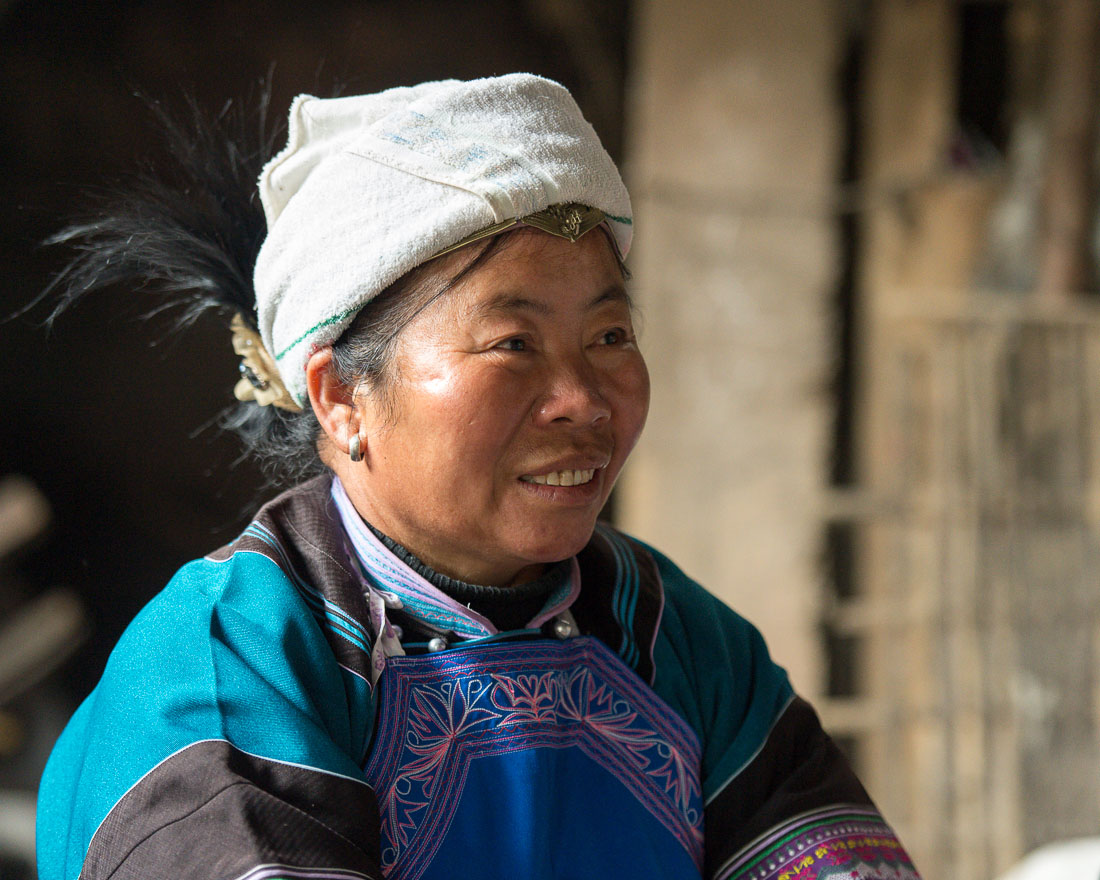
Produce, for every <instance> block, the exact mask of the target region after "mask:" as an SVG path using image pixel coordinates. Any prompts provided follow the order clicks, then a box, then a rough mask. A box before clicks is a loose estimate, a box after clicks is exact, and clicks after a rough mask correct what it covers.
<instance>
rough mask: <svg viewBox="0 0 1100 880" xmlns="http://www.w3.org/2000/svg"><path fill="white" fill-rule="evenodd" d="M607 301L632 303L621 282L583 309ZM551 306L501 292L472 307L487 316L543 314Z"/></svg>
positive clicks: (630, 305) (595, 297) (549, 311)
mask: <svg viewBox="0 0 1100 880" xmlns="http://www.w3.org/2000/svg"><path fill="white" fill-rule="evenodd" d="M609 302H621V303H624V304H625V305H626V306H627V307H629V308H633V306H634V303H633V300H631V298H630V294H629V293H627V292H626V288H625V287H623V286H622V285H621V284H613V285H611V286H610V287H608V288H606V289H605V290H603V291H601V292H600V293H598V294H596V295H595V296H594V297H593V298H592V299H591V300H590V301H589V302H588V304H587V305H586V306H585V311H591V310H592V309H595V308H598V307H599V306H602V305H604V303H609ZM552 311H553V310H552V308H551V306H550V305H548V304H547V303H545V302H539V301H536V300H533V299H528V298H527V297H525V296H523V295H521V294H515V293H502V294H500V295H499V296H494V297H493V298H492V299H490V300H489V301H488V302H484V303H481V304H480V305H478V306H477V307H476V308H475V309H474V316H475V317H483V316H485V317H487V316H489V315H499V314H508V313H511V312H530V313H531V314H534V315H540V316H545V315H549V314H550V313H551V312H552Z"/></svg>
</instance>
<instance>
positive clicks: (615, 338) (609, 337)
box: [600, 327, 627, 345]
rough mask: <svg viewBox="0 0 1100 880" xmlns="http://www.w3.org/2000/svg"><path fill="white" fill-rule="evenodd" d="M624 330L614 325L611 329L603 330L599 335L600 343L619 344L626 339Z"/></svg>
mask: <svg viewBox="0 0 1100 880" xmlns="http://www.w3.org/2000/svg"><path fill="white" fill-rule="evenodd" d="M626 338H627V336H626V331H625V330H624V329H623V328H622V327H615V328H614V329H612V330H606V331H604V333H603V335H602V336H601V337H600V344H601V345H621V344H622V343H623V342H625V341H626Z"/></svg>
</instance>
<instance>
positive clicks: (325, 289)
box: [255, 74, 631, 405]
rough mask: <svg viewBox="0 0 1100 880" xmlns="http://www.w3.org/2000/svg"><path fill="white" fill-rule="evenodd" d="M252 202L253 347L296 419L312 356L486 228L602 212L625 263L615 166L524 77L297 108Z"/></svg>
mask: <svg viewBox="0 0 1100 880" xmlns="http://www.w3.org/2000/svg"><path fill="white" fill-rule="evenodd" d="M260 199H261V201H262V203H263V207H264V212H265V214H266V215H267V228H268V233H267V238H266V239H265V241H264V244H263V247H262V248H261V250H260V254H259V257H258V258H257V261H256V273H255V285H256V307H257V318H258V323H259V328H260V334H261V336H262V338H263V342H264V345H265V346H266V347H267V348H268V350H269V351H270V352H271V353H272V354H273V355H274V357H275V360H276V362H277V363H278V365H279V372H280V373H281V375H282V378H283V382H284V383H285V384H286V386H287V389H288V391H289V392H290V395H291V396H292V397H293V398H294V399H295V400H297V401H298V402H299V403H300V404H302V405H305V404H306V398H307V393H306V387H305V365H306V362H307V360H308V359H309V356H310V354H311V353H312V352H314V351H316V350H317V348H319V347H321V346H324V345H327V344H329V343H331V342H333V341H334V340H335V339H337V338H338V337H339V336H340V334H341V333H342V332H343V331H344V329H345V328H347V326H348V325H349V324H351V322H352V321H353V320H354V318H355V315H356V313H357V312H358V311H359V310H360V309H361V308H362V307H363V306H364V305H365V304H366V303H367V302H369V301H370V300H371V299H373V298H374V297H375V296H377V295H378V294H379V293H381V292H382V291H383V290H384V289H385V288H386V287H388V286H389V285H390V284H392V283H393V282H394V281H396V280H397V279H398V278H400V277H401V276H402V275H404V274H405V273H406V272H408V271H410V270H411V269H414V268H415V267H417V266H419V265H420V264H421V263H423V262H425V261H427V260H428V259H430V258H431V257H433V256H435V255H437V254H438V253H440V252H441V251H443V250H445V249H446V248H448V247H451V246H453V245H455V244H456V243H458V242H460V241H462V240H463V239H465V238H467V237H469V236H471V235H473V234H475V233H477V232H479V231H481V230H484V229H486V228H487V227H490V226H493V225H494V224H499V223H502V222H504V221H508V220H516V219H519V218H523V217H526V216H527V215H529V214H533V213H535V212H538V211H543V210H545V209H546V208H548V207H550V206H552V205H559V204H563V203H570V202H576V203H580V204H583V205H587V206H589V207H592V208H598V209H599V210H600V211H602V212H603V213H604V214H605V215H606V223H607V225H608V227H609V228H610V230H611V232H612V234H613V236H614V238H615V241H616V243H617V244H618V247H619V251H620V253H621V254H622V255H623V256H625V255H626V253H627V251H628V250H629V249H630V237H631V211H630V198H629V196H628V195H627V192H626V188H625V187H624V186H623V182H622V179H621V177H620V176H619V172H618V170H617V169H616V168H615V164H614V163H613V162H612V161H611V157H610V156H608V155H607V152H606V151H605V150H604V149H603V147H602V146H601V144H600V141H599V138H597V136H596V133H595V131H594V130H593V129H592V126H591V125H589V124H588V123H587V122H586V121H585V119H584V117H583V116H582V115H581V112H580V109H579V108H578V107H577V104H576V102H575V101H574V100H573V98H572V96H571V95H570V94H569V92H568V91H566V90H565V89H564V88H563V87H562V86H560V85H558V84H557V83H555V82H551V81H550V80H547V79H543V78H541V77H537V76H532V75H530V74H511V75H508V76H501V77H494V78H491V79H479V80H472V81H470V82H459V81H457V80H446V81H443V82H429V83H423V84H421V85H418V86H414V87H412V88H397V89H390V90H388V91H385V92H380V93H378V94H375V95H362V96H357V97H348V98H332V99H318V98H314V97H311V96H309V95H301V96H299V97H298V98H296V99H295V100H294V103H293V104H292V105H291V108H290V126H289V142H288V144H287V147H286V149H285V150H283V151H282V152H281V153H279V154H278V155H277V156H275V158H273V159H272V160H271V161H270V162H269V163H268V164H267V166H266V167H265V168H264V170H263V173H262V174H261V175H260Z"/></svg>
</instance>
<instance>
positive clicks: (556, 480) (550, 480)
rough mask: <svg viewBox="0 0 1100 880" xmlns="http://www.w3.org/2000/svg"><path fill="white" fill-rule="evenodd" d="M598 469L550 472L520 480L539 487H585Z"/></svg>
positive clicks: (527, 476) (527, 475) (524, 476)
mask: <svg viewBox="0 0 1100 880" xmlns="http://www.w3.org/2000/svg"><path fill="white" fill-rule="evenodd" d="M596 470H597V468H587V469H585V470H579V471H578V470H564V471H550V473H547V474H524V475H523V476H522V477H520V479H521V480H522V481H523V482H525V483H534V484H535V485H538V486H583V485H584V484H585V483H591V482H592V479H593V478H594V477H595V476H596Z"/></svg>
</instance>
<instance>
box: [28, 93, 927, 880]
mask: <svg viewBox="0 0 1100 880" xmlns="http://www.w3.org/2000/svg"><path fill="white" fill-rule="evenodd" d="M203 167H207V166H206V165H203ZM215 176H216V177H218V179H219V180H221V179H222V177H221V176H217V175H215ZM154 192H156V191H154ZM260 197H261V201H262V204H263V208H264V212H265V215H266V223H267V228H266V235H265V236H264V238H263V243H262V247H261V248H260V249H259V253H258V255H257V256H256V257H255V273H254V283H255V291H254V297H255V303H254V307H255V311H254V314H253V312H252V305H253V304H252V302H251V298H252V296H253V293H252V292H251V290H249V289H248V287H249V284H248V282H247V281H246V280H242V279H243V278H244V276H245V275H246V274H247V269H248V268H249V264H250V262H251V259H252V256H251V252H250V251H249V249H248V248H247V247H241V248H238V249H236V250H233V249H232V248H227V246H226V243H225V236H224V235H221V236H220V237H219V235H218V234H215V233H214V232H196V231H195V229H194V228H193V227H194V224H190V225H189V223H184V222H183V221H180V222H176V220H179V218H182V217H188V216H189V215H188V214H187V211H176V210H174V209H169V208H166V207H165V205H171V204H172V202H171V199H170V198H167V197H164V198H161V197H160V196H157V198H160V202H159V203H158V204H159V205H160V207H159V208H158V209H157V210H152V211H150V212H148V214H150V215H155V216H156V217H157V218H158V222H161V223H162V225H163V223H164V221H165V219H166V218H167V219H169V220H171V221H172V223H175V226H174V228H176V230H177V231H179V230H180V229H181V228H182V227H184V226H187V227H188V229H187V233H188V234H187V235H178V236H177V238H178V239H183V240H185V245H184V246H185V247H186V248H190V249H191V250H190V253H191V256H190V257H181V258H179V259H174V260H169V263H170V264H171V265H170V267H168V268H166V267H165V266H164V263H163V260H158V259H156V258H155V257H154V255H156V254H161V255H163V253H164V252H165V249H163V248H159V249H158V248H157V247H153V246H152V245H150V244H149V243H148V242H143V241H138V243H137V246H136V249H135V244H134V240H133V238H130V239H129V240H128V241H127V240H126V239H125V238H124V235H123V234H124V233H125V232H126V231H127V229H128V227H127V223H132V225H133V226H134V227H135V228H136V227H137V226H140V223H139V222H138V221H134V220H133V219H132V218H133V216H134V212H133V211H132V210H131V211H130V213H129V214H124V215H118V214H115V215H111V216H110V217H107V218H105V219H103V220H101V222H100V223H98V224H97V225H94V226H83V227H78V228H75V230H74V231H73V232H72V233H71V234H70V236H69V237H72V238H77V239H79V240H80V241H81V242H83V243H84V245H85V251H84V252H85V254H86V255H87V254H92V255H93V256H92V257H88V256H85V257H82V258H79V259H78V260H77V261H76V262H75V263H74V264H73V266H72V267H71V269H70V271H69V273H68V276H67V278H66V279H64V283H65V284H66V290H68V291H70V294H69V298H70V299H71V298H73V297H75V296H77V295H79V293H80V292H82V291H84V290H87V289H90V288H94V287H96V286H98V285H100V284H101V283H104V282H105V281H106V280H116V279H117V278H118V277H120V276H126V275H128V274H134V273H137V274H145V275H148V274H152V275H154V276H155V277H159V278H161V279H164V280H167V281H168V282H170V284H171V285H172V286H174V287H175V288H176V289H179V288H185V287H192V288H196V289H199V290H201V291H203V292H201V293H200V294H199V299H200V301H201V302H200V304H204V303H206V302H208V301H209V300H211V299H212V300H213V301H214V302H216V303H224V302H233V303H237V304H238V305H247V306H248V308H247V309H246V310H245V314H244V315H242V316H238V317H237V318H236V319H235V320H234V328H235V335H234V347H235V348H236V350H237V351H238V353H240V354H242V356H243V362H242V378H241V381H240V382H239V383H238V386H237V393H238V397H240V398H242V399H243V400H246V401H247V403H246V407H247V409H246V410H245V413H244V414H243V415H241V416H239V417H237V419H236V426H237V427H238V428H240V429H241V430H242V432H243V433H244V434H245V435H246V437H247V438H249V439H250V442H251V443H252V444H253V446H254V447H255V448H257V449H258V450H259V451H260V452H261V453H263V454H266V455H268V456H269V457H270V456H272V455H275V456H276V458H278V457H279V456H280V455H282V456H283V457H284V458H285V459H286V460H287V461H288V462H290V463H291V464H292V465H293V466H295V467H298V469H299V470H301V469H302V467H303V465H302V463H303V462H307V463H308V462H312V461H315V460H316V459H312V458H311V456H316V458H317V459H319V461H320V462H323V464H324V466H325V468H324V471H323V473H322V474H321V475H320V476H318V477H315V478H313V479H312V480H309V481H307V482H304V483H303V484H302V485H300V486H298V487H297V488H295V489H292V490H291V491H289V492H287V493H285V494H283V495H282V496H280V497H279V498H277V499H275V500H274V501H272V502H271V503H269V504H268V505H267V506H266V507H264V508H263V509H262V510H261V511H260V513H259V514H258V515H257V517H256V519H255V520H254V521H253V522H252V523H251V524H250V525H249V526H248V527H247V528H246V529H245V530H244V532H243V533H242V534H241V535H240V537H239V538H238V539H237V540H236V541H234V542H233V543H232V544H230V545H229V546H227V547H225V548H222V549H221V550H219V551H217V552H215V553H213V554H211V555H210V556H208V557H207V558H205V559H203V560H199V561H196V562H193V563H191V564H190V565H188V566H185V567H184V568H183V569H182V570H181V571H180V572H179V574H178V575H177V576H176V577H175V578H174V579H173V581H172V582H171V583H170V584H169V585H168V587H167V588H166V589H165V591H164V592H162V593H161V594H160V595H159V596H158V597H157V598H155V599H154V600H153V601H152V602H151V603H150V604H149V606H147V608H146V609H145V610H144V611H143V612H142V613H141V614H140V615H139V616H138V618H137V619H136V620H135V621H134V623H133V624H132V625H131V626H130V628H129V629H128V630H127V632H126V634H125V635H124V636H123V638H122V640H121V641H120V643H119V645H118V647H117V648H116V650H115V652H114V653H113V655H112V658H111V661H110V663H109V664H108V667H107V670H106V672H105V674H104V677H103V680H102V681H101V683H100V684H99V686H98V687H97V688H96V690H95V691H94V692H93V693H92V695H91V696H90V697H89V698H88V700H87V701H86V703H85V704H84V705H83V706H82V707H81V708H80V710H79V711H78V712H77V714H76V716H75V717H74V719H73V721H72V722H71V723H70V725H69V727H68V729H67V730H66V732H65V734H64V735H63V737H62V739H61V741H60V742H59V744H58V746H57V748H56V750H55V752H54V755H53V757H52V758H51V761H50V764H49V766H48V767H47V770H46V773H45V775H44V778H43V784H42V793H41V796H40V829H39V830H40V836H39V840H40V872H41V876H42V877H43V880H56V878H72V877H77V876H80V877H82V878H84V877H87V878H93V877H107V876H111V877H152V876H173V877H195V878H198V877H203V878H210V877H218V878H243V877H248V878H261V877H263V878H274V877H325V878H337V877H381V876H388V877H477V878H491V877H509V878H510V877H517V876H525V877H546V878H551V877H554V878H557V877H620V876H621V877H627V876H629V877H655V878H656V877H660V878H670V877H699V876H706V877H723V878H725V877H738V878H750V877H751V878H756V880H765V878H780V877H783V878H793V877H799V878H811V877H825V876H840V875H841V874H842V875H843V876H846V877H864V878H870V877H882V878H886V877H889V878H912V877H916V876H917V875H916V873H915V871H914V870H913V868H912V866H911V864H910V863H909V860H908V858H907V856H906V855H905V852H904V850H903V849H902V848H901V846H900V844H898V842H897V840H896V838H895V837H894V835H893V833H892V832H891V831H890V829H889V827H888V826H887V825H886V824H885V823H884V822H883V820H882V819H881V817H880V816H879V815H878V813H877V811H876V810H875V808H874V806H873V804H872V803H871V801H870V800H869V798H868V797H867V795H866V793H865V792H864V791H863V789H862V788H861V786H860V785H859V783H858V781H857V780H856V779H855V778H854V776H853V775H852V773H851V771H850V770H849V769H848V767H847V765H846V764H845V762H844V760H843V759H842V758H841V756H840V755H839V753H838V752H837V751H836V749H835V747H834V746H833V744H832V743H831V742H830V740H829V739H828V737H827V736H826V735H825V734H824V733H823V732H822V730H821V728H820V726H819V725H818V723H817V720H816V717H815V716H814V714H813V711H812V710H811V709H810V708H809V706H808V705H807V704H806V703H805V702H803V701H801V700H800V699H798V698H797V697H795V696H794V695H793V693H792V692H791V689H790V686H789V684H788V682H787V679H786V677H785V675H784V673H783V672H782V670H780V669H779V668H778V667H777V666H775V665H774V664H773V663H772V662H771V660H770V659H769V658H768V655H767V651H766V649H765V647H764V644H763V642H762V640H761V639H760V636H759V635H758V634H757V633H756V631H755V630H754V629H753V628H752V627H751V626H750V625H749V624H747V623H746V622H745V621H743V620H742V619H741V618H739V617H738V616H737V615H736V614H734V613H733V612H732V611H730V610H729V609H728V608H726V607H725V606H723V605H722V604H721V603H719V602H718V601H717V600H716V599H714V598H713V597H711V596H710V595H709V594H707V593H706V592H705V591H703V590H702V588H700V587H699V586H698V585H696V584H694V583H693V582H692V581H691V580H689V579H688V578H687V577H686V576H685V575H684V574H683V573H682V572H680V570H679V569H678V568H676V566H675V565H673V564H672V563H671V562H670V561H669V560H667V559H666V558H664V557H663V556H661V555H660V554H659V553H658V552H657V551H655V550H653V549H651V548H649V547H646V546H645V545H643V544H641V543H639V542H637V541H634V540H632V539H630V538H628V537H626V536H625V535H622V534H621V533H619V532H616V531H615V530H613V529H611V528H609V527H607V526H604V525H597V522H596V518H597V514H598V513H599V511H600V509H601V507H602V505H603V504H604V502H605V501H606V500H607V497H608V494H609V493H610V491H611V488H612V486H613V484H614V482H615V478H616V477H617V476H618V474H619V471H620V469H621V468H622V465H623V463H624V461H625V459H626V457H627V455H628V454H629V452H630V450H631V448H632V447H633V445H634V443H635V441H636V440H637V437H638V434H639V433H640V431H641V429H642V425H643V423H644V421H645V416H646V410H647V405H648V378H647V374H646V368H645V364H644V361H643V359H642V356H641V353H640V352H639V350H638V346H637V341H636V338H635V335H634V330H633V326H632V321H631V307H630V301H629V298H628V296H627V294H626V291H625V288H624V285H623V269H622V264H621V260H622V258H623V257H624V256H625V255H626V253H627V251H628V249H629V246H630V230H631V221H630V216H631V215H630V203H629V199H628V197H627V194H626V191H625V189H624V187H623V185H622V182H621V180H620V178H619V175H618V172H617V170H616V169H615V167H614V165H613V164H612V162H611V160H610V159H609V157H608V156H607V154H606V153H605V152H604V151H603V149H602V147H601V146H600V144H599V142H598V140H597V138H596V136H595V133H594V132H593V131H592V129H591V127H590V126H588V124H587V123H586V122H585V121H584V120H583V118H582V117H581V115H580V112H579V110H578V108H577V107H576V105H575V103H574V102H573V100H572V98H571V97H570V96H569V94H568V93H567V92H566V91H565V90H564V89H562V88H561V87H560V86H558V85H556V84H555V83H551V82H548V81H547V80H543V79H540V78H538V77H534V76H529V75H518V74H517V75H511V76H505V77H499V78H493V79H485V80H476V81H473V82H468V83H463V82H454V81H448V82H440V83H425V84H422V85H420V86H417V87H414V88H409V89H393V90H390V91H387V92H382V93H380V94H377V95H367V96H360V97H352V98H341V99H333V100H318V99H315V98H310V97H301V98H299V99H297V100H296V101H295V103H294V105H293V106H292V108H291V112H290V130H289V143H288V146H287V147H286V149H284V150H283V151H282V152H281V153H280V154H279V155H278V156H276V157H275V158H274V159H272V160H271V161H270V162H269V163H268V164H267V165H266V167H265V168H264V170H263V173H262V174H261V176H260ZM198 198H199V196H198V195H197V194H196V193H194V192H192V199H198ZM152 201H157V199H156V198H154V199H153V200H152ZM207 201H208V202H209V203H210V204H212V205H217V206H219V207H217V209H216V210H215V211H214V213H215V214H216V215H217V218H220V219H213V220H211V221H210V223H209V226H210V229H211V230H218V229H222V231H224V229H225V228H229V227H231V226H232V225H233V223H232V217H233V216H235V215H234V214H233V210H235V209H231V208H228V207H226V205H227V204H228V202H227V200H226V199H225V198H223V197H217V198H210V199H207ZM219 212H220V213H219ZM139 213H140V212H139ZM126 217H130V218H131V219H130V220H127V219H125V218H126ZM172 223H170V224H169V225H172ZM147 235H152V233H148V231H147ZM154 237H155V236H154ZM238 237H239V233H238ZM196 241H198V244H196ZM124 242H125V244H124ZM212 242H217V243H218V248H217V249H216V248H214V247H213V246H212V245H211V243H212ZM89 243H90V244H89ZM207 245H211V246H207ZM212 253H213V254H215V256H214V257H211V256H210V255H211V254H212ZM242 253H243V254H244V255H245V256H244V257H239V256H235V254H242ZM104 254H112V255H113V256H114V257H115V258H116V259H115V261H114V264H113V265H114V266H115V267H117V268H111V269H109V270H108V269H106V268H105V267H106V266H107V265H108V264H109V261H105V258H104V256H103V255H104ZM223 255H224V256H223ZM234 261H237V262H234ZM238 264H240V265H243V266H244V267H245V268H244V270H241V269H240V265H238ZM235 266H236V267H237V268H234V267H235ZM196 267H197V268H196ZM227 267H228V268H227ZM211 288H216V289H217V290H216V293H214V294H210V292H209V291H210V289H211ZM257 329H258V333H257V332H256V330H257ZM280 450H282V451H281V452H280ZM306 467H308V464H307V465H306Z"/></svg>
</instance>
